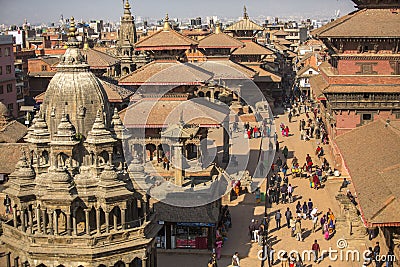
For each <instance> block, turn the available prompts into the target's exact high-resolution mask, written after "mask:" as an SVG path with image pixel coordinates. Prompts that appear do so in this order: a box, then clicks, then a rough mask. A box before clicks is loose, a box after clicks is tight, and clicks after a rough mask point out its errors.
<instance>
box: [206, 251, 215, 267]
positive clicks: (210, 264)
mask: <svg viewBox="0 0 400 267" xmlns="http://www.w3.org/2000/svg"><path fill="white" fill-rule="evenodd" d="M207 267H218V264H217V260H216V258H215V253H213V254H212V255H211V257H210V259H209V260H208V264H207Z"/></svg>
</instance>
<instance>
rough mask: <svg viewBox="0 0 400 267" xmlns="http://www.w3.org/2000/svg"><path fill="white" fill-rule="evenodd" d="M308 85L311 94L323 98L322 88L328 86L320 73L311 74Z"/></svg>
mask: <svg viewBox="0 0 400 267" xmlns="http://www.w3.org/2000/svg"><path fill="white" fill-rule="evenodd" d="M310 86H311V90H312V92H313V95H314V96H315V97H316V98H317V99H318V98H323V99H325V96H324V90H325V89H326V88H327V87H328V86H329V84H328V83H327V82H326V81H325V79H324V77H323V76H322V75H321V74H318V75H316V76H313V77H311V78H310Z"/></svg>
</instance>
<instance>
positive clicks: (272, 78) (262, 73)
mask: <svg viewBox="0 0 400 267" xmlns="http://www.w3.org/2000/svg"><path fill="white" fill-rule="evenodd" d="M242 64H243V65H245V66H246V67H248V68H250V69H252V70H253V71H255V72H256V75H255V76H254V81H255V82H276V83H279V82H281V81H282V77H281V76H279V75H278V74H275V73H273V72H270V71H268V70H266V69H263V68H262V67H261V66H260V64H254V63H253V64H252V63H245V62H242Z"/></svg>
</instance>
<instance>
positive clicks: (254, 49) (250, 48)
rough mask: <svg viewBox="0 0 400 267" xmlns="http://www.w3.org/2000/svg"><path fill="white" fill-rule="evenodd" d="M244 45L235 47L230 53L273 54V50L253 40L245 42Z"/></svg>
mask: <svg viewBox="0 0 400 267" xmlns="http://www.w3.org/2000/svg"><path fill="white" fill-rule="evenodd" d="M244 44H245V46H244V47H241V48H238V49H236V50H235V51H234V52H233V53H232V55H273V54H274V52H272V51H271V50H269V49H268V48H266V47H264V46H262V45H259V44H257V43H255V42H245V43H244Z"/></svg>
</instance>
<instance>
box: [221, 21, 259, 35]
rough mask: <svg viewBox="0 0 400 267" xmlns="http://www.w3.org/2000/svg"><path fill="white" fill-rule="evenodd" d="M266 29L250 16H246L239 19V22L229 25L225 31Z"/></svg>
mask: <svg viewBox="0 0 400 267" xmlns="http://www.w3.org/2000/svg"><path fill="white" fill-rule="evenodd" d="M262 30H264V28H263V27H261V26H260V25H258V24H257V23H255V22H254V21H252V20H251V19H249V18H248V17H244V18H243V19H241V20H239V21H238V22H236V23H234V24H232V25H231V26H229V27H227V28H226V29H225V31H228V32H231V31H262Z"/></svg>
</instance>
